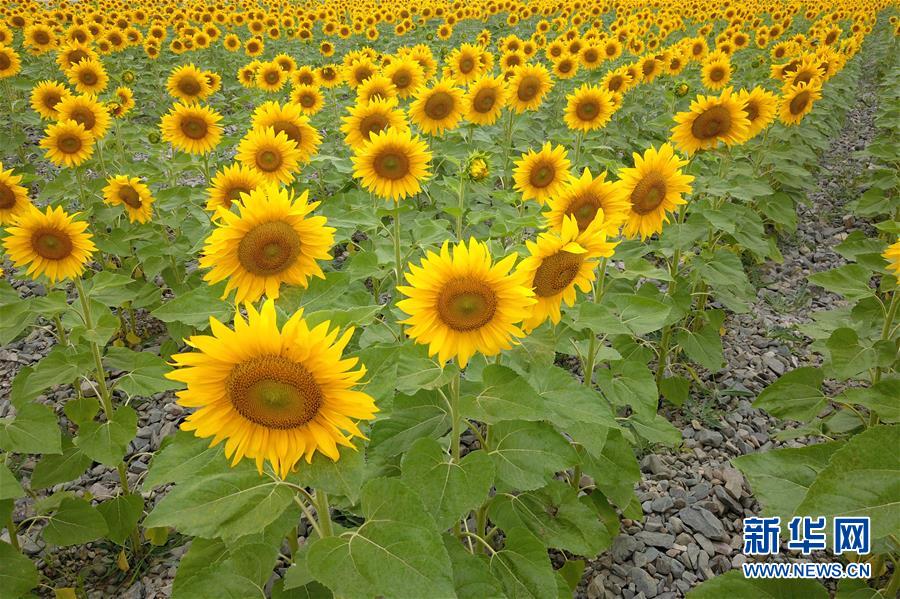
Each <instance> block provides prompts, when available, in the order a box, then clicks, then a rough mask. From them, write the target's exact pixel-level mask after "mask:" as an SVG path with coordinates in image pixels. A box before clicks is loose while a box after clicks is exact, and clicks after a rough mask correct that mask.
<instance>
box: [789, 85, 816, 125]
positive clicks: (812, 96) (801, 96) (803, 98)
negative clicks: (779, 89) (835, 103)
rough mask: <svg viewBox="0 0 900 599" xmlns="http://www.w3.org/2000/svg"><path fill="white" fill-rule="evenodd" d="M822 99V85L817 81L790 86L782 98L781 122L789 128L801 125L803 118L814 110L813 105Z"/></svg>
mask: <svg viewBox="0 0 900 599" xmlns="http://www.w3.org/2000/svg"><path fill="white" fill-rule="evenodd" d="M821 97H822V84H821V83H819V82H818V81H817V80H815V79H814V80H812V81H810V82H809V83H798V84H797V85H792V86H790V87H789V88H788V89H786V90H785V91H784V94H783V95H782V96H781V107H780V109H779V116H780V118H781V122H782V123H784V124H785V125H788V126H793V125H799V124H800V121H802V120H803V117H805V116H806V115H807V114H809V111H811V110H812V107H813V103H814V102H815V101H816V100H818V99H820V98H821Z"/></svg>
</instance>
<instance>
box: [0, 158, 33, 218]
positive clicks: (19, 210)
mask: <svg viewBox="0 0 900 599" xmlns="http://www.w3.org/2000/svg"><path fill="white" fill-rule="evenodd" d="M21 181H22V175H14V174H13V171H12V169H9V170H6V171H5V170H3V164H2V163H0V225H10V224H12V223H13V222H14V221H15V220H16V218H17V217H19V216H21V215H22V214H25V213H27V212H28V211H29V210H31V207H32V204H31V200H29V199H28V190H27V189H25V188H24V187H22V186H21V185H19V183H21Z"/></svg>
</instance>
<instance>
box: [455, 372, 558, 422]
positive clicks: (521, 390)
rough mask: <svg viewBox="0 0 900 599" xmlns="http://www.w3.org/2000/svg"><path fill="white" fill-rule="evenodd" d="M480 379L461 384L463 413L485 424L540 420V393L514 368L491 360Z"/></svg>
mask: <svg viewBox="0 0 900 599" xmlns="http://www.w3.org/2000/svg"><path fill="white" fill-rule="evenodd" d="M481 378H482V380H481V382H472V381H466V382H464V384H463V385H462V390H461V395H462V397H461V401H462V405H461V406H460V411H461V412H462V414H463V416H465V417H467V418H472V419H474V420H478V421H481V422H485V423H488V424H495V423H497V422H500V421H503V420H544V419H546V418H547V409H546V407H545V405H544V401H543V400H542V398H541V396H540V395H538V394H537V392H536V391H535V390H534V389H533V388H532V387H531V385H529V384H528V381H526V380H525V379H524V378H522V377H521V376H520V375H519V374H517V373H516V371H514V370H512V369H511V368H507V367H505V366H498V365H496V364H491V365H490V366H487V367H486V368H485V369H484V370H483V371H482V374H481Z"/></svg>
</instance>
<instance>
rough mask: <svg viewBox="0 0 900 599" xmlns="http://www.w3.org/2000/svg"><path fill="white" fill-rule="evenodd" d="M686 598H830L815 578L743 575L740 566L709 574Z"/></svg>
mask: <svg viewBox="0 0 900 599" xmlns="http://www.w3.org/2000/svg"><path fill="white" fill-rule="evenodd" d="M686 597H687V599H722V597H754V598H755V599H828V591H827V590H825V587H823V586H822V585H821V584H819V583H818V582H816V581H815V580H803V579H799V578H794V579H783V578H782V579H765V578H744V574H743V572H741V571H740V570H731V571H729V572H726V573H725V574H722V575H720V576H716V577H714V578H710V579H709V580H707V581H706V582H704V583H703V584H701V585H699V586H697V587H695V588H694V589H692V590H691V591H690V592H688V594H687V595H686Z"/></svg>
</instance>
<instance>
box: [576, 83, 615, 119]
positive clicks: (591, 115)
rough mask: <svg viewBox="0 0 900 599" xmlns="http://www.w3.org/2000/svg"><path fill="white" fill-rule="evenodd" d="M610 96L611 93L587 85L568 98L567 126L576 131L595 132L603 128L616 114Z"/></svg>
mask: <svg viewBox="0 0 900 599" xmlns="http://www.w3.org/2000/svg"><path fill="white" fill-rule="evenodd" d="M610 96H611V94H610V92H608V91H606V90H604V89H602V88H599V87H596V86H594V85H589V84H587V83H585V84H584V85H582V86H581V87H579V88H578V89H576V90H575V91H574V92H572V93H571V94H569V95H568V96H566V100H567V104H566V112H565V116H564V118H565V121H566V125H568V126H569V128H570V129H573V130H575V131H593V130H594V129H599V128H600V127H603V126H604V125H606V123H608V122H609V119H610V118H611V117H612V114H613V112H614V108H613V104H612V100H611V98H610Z"/></svg>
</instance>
